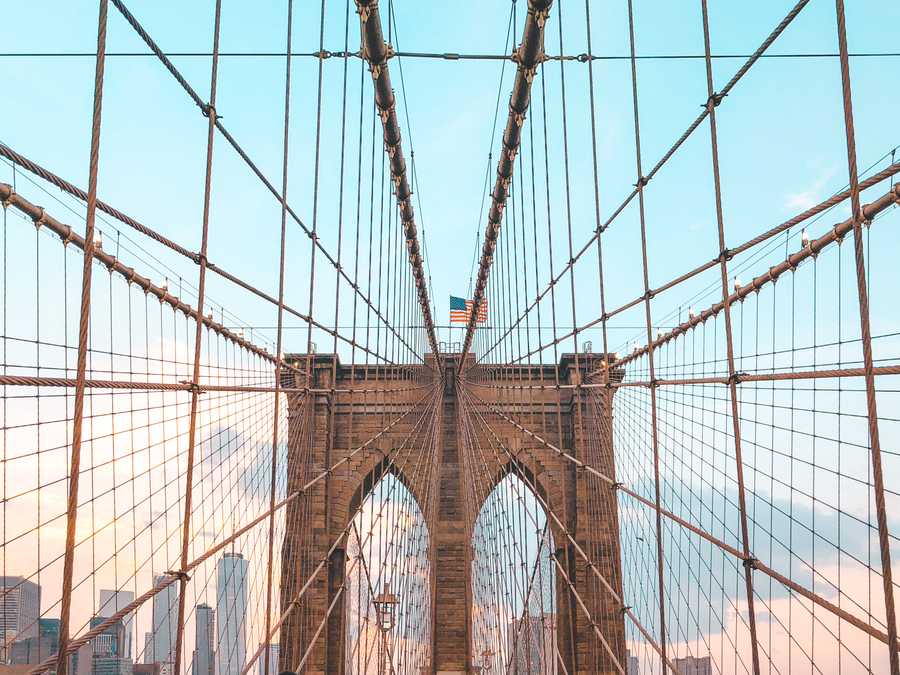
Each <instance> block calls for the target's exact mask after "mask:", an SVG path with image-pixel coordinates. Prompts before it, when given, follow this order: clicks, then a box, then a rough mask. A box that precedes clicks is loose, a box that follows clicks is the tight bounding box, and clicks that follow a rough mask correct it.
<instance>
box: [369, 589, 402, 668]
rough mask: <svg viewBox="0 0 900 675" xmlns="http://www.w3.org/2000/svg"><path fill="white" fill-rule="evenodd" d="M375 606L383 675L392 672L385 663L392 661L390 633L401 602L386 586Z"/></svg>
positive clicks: (379, 666) (395, 621)
mask: <svg viewBox="0 0 900 675" xmlns="http://www.w3.org/2000/svg"><path fill="white" fill-rule="evenodd" d="M372 604H374V605H375V615H376V617H377V618H378V628H379V630H380V631H381V641H380V642H379V650H380V651H381V652H382V654H381V658H380V659H379V663H378V672H379V673H380V674H381V675H384V673H386V672H388V671H389V670H391V668H390V667H389V666H388V667H385V661H387V660H388V659H390V652H388V650H387V649H386V646H387V639H388V633H390V632H391V630H393V628H394V625H395V624H396V623H397V605H399V604H400V601H399V600H398V599H397V596H396V595H394V594H393V593H391V585H390V584H385V585H384V589H383V590H382V591H381V593H379V594H378V595H377V596H376V597H375V599H374V600H373V601H372Z"/></svg>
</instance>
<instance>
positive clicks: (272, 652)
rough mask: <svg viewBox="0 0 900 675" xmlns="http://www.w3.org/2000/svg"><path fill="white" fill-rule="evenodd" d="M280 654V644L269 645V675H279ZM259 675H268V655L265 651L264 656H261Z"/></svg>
mask: <svg viewBox="0 0 900 675" xmlns="http://www.w3.org/2000/svg"><path fill="white" fill-rule="evenodd" d="M278 652H279V645H278V644H270V645H269V673H268V675H278V673H280V672H281V670H280V669H279V668H278ZM257 663H258V664H259V675H266V653H265V651H263V653H262V654H260V655H259V661H257Z"/></svg>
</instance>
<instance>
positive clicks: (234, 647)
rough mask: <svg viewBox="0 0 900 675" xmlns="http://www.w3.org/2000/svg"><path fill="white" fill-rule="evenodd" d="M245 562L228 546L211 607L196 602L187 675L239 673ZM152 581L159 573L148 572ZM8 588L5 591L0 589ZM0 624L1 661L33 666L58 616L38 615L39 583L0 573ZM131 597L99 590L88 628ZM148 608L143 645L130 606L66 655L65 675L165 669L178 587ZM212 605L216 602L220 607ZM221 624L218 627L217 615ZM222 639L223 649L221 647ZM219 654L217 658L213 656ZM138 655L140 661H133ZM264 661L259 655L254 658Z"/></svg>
mask: <svg viewBox="0 0 900 675" xmlns="http://www.w3.org/2000/svg"><path fill="white" fill-rule="evenodd" d="M248 570H249V560H248V559H247V558H244V556H243V555H242V554H240V553H234V552H228V553H225V554H223V555H222V557H221V558H220V559H219V560H218V561H217V563H216V599H217V603H216V606H213V605H211V604H210V603H207V602H202V601H201V602H198V603H197V604H196V605H195V606H194V610H193V623H194V647H193V650H190V647H189V646H186V649H188V650H190V651H189V652H188V653H190V655H191V657H190V660H189V662H188V664H187V665H186V667H187V668H188V671H189V672H190V673H191V675H220V674H221V675H239V674H240V672H241V671H242V669H243V667H244V664H245V660H246V647H247V645H246V628H245V625H246V616H245V614H246V611H247V574H248ZM153 578H154V583H155V584H157V585H158V584H159V583H160V582H161V581H162V580H163V579H164V578H165V577H164V575H162V574H155V575H153ZM6 589H8V590H6ZM4 590H5V592H3V593H2V596H0V627H2V629H3V636H4V640H3V644H2V648H3V652H2V658H0V664H9V665H16V664H20V665H25V664H32V665H34V664H38V663H41V662H42V661H44V660H46V659H48V658H50V657H52V656H54V655H55V654H56V653H57V652H58V649H59V619H58V618H53V617H46V616H40V615H39V607H40V596H41V587H40V586H39V585H38V584H36V583H34V582H32V581H30V580H28V579H25V578H24V577H21V576H7V577H0V591H4ZM133 602H134V592H133V591H126V590H121V589H120V590H114V589H106V588H100V589H99V591H98V596H97V603H96V607H97V610H96V612H94V613H92V616H91V618H90V621H89V625H88V628H90V629H94V628H97V627H98V626H100V625H101V624H105V623H107V622H108V621H109V619H110V618H111V617H112V616H113V615H114V614H115V613H116V612H118V611H120V610H122V609H124V608H125V607H127V606H128V605H130V604H131V603H133ZM147 605H148V606H149V609H150V610H151V617H152V618H151V621H152V626H151V630H149V631H145V632H144V642H143V644H144V647H143V649H141V650H136V646H135V645H134V641H135V639H136V637H135V635H134V628H135V623H136V621H137V609H135V610H134V611H133V612H131V613H129V614H127V615H126V616H125V617H123V618H122V619H120V620H119V621H115V622H113V623H112V624H110V625H107V626H105V628H104V630H103V631H102V633H101V634H100V635H99V636H97V637H95V638H94V639H92V640H91V641H90V642H88V643H87V644H85V645H82V646H81V647H80V648H79V649H77V650H76V651H75V652H74V653H73V654H72V655H71V656H70V667H71V670H70V673H71V675H133V674H134V673H135V672H137V670H138V669H139V668H138V667H141V668H144V667H149V668H150V669H149V670H144V669H141V673H147V674H149V675H154V674H155V675H172V672H173V671H172V668H173V665H174V654H173V650H174V645H175V630H174V627H175V625H176V624H177V612H178V585H177V584H170V585H169V586H168V587H167V588H165V589H163V590H162V591H161V592H159V593H157V594H156V595H155V596H154V597H153V599H152V601H151V602H149V603H147ZM219 608H222V609H221V610H219ZM220 612H221V616H222V622H223V625H222V627H221V629H219V627H218V619H217V617H218V616H219V615H220ZM221 645H224V646H225V648H224V649H221ZM220 651H221V652H223V654H224V658H223V659H222V660H221V662H220V661H219V660H218V659H217V657H218V655H219V652H220ZM269 654H270V658H271V659H272V661H270V663H274V664H275V666H271V667H270V670H271V668H273V667H274V668H277V664H278V644H277V643H273V644H270V645H269ZM138 660H140V661H142V663H138ZM258 661H259V663H260V664H262V663H264V654H263V655H262V656H261V657H260V658H259V660H258Z"/></svg>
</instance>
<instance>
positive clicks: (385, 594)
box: [374, 584, 400, 633]
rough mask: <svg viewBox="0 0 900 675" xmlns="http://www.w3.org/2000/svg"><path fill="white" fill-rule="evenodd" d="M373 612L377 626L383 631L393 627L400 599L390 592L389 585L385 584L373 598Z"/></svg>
mask: <svg viewBox="0 0 900 675" xmlns="http://www.w3.org/2000/svg"><path fill="white" fill-rule="evenodd" d="M374 604H375V613H376V614H377V616H378V627H379V628H380V629H381V630H382V631H383V632H385V633H387V632H389V631H391V630H392V629H393V628H394V623H395V622H396V610H397V605H399V604H400V601H399V600H398V599H397V596H396V595H394V594H393V593H391V585H390V584H385V585H384V590H382V591H381V593H379V594H378V595H377V596H376V597H375V600H374Z"/></svg>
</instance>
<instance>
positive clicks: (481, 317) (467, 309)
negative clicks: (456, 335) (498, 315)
mask: <svg viewBox="0 0 900 675" xmlns="http://www.w3.org/2000/svg"><path fill="white" fill-rule="evenodd" d="M473 304H474V302H473V301H472V300H466V299H465V298H457V297H456V296H454V295H451V296H450V323H469V317H471V316H472V305H473ZM487 318H488V308H487V298H482V300H481V304H480V305H479V306H478V323H484V322H485V321H487Z"/></svg>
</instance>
